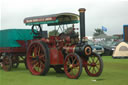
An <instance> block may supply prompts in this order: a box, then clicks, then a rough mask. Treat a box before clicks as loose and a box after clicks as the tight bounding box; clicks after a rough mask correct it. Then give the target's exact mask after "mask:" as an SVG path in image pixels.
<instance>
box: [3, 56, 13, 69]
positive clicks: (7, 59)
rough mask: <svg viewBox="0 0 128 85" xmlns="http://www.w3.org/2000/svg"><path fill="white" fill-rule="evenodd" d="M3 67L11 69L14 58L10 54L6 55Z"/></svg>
mask: <svg viewBox="0 0 128 85" xmlns="http://www.w3.org/2000/svg"><path fill="white" fill-rule="evenodd" d="M2 68H3V69H4V70H5V71H10V70H11V68H12V60H11V57H10V56H4V58H3V62H2Z"/></svg>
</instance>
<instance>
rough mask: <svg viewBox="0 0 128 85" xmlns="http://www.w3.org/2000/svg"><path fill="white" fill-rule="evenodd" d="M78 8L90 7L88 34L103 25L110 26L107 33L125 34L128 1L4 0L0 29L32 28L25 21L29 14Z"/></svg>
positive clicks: (75, 10)
mask: <svg viewBox="0 0 128 85" xmlns="http://www.w3.org/2000/svg"><path fill="white" fill-rule="evenodd" d="M79 8H86V10H87V11H86V12H85V24H86V35H87V36H92V35H93V33H94V29H96V28H101V27H102V26H104V27H106V28H107V32H105V33H106V34H108V35H113V34H122V33H123V25H128V0H1V17H0V19H1V21H0V22H1V24H0V26H1V27H0V30H1V29H12V28H17V29H20V28H23V29H25V28H30V26H25V24H24V23H23V20H24V18H26V17H30V16H39V15H48V14H55V13H61V12H72V13H76V14H79V12H78V9H79ZM76 26H77V27H78V28H79V26H78V25H76ZM44 29H46V30H51V27H47V26H46V25H45V26H44Z"/></svg>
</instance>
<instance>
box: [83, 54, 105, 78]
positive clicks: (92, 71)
mask: <svg viewBox="0 0 128 85" xmlns="http://www.w3.org/2000/svg"><path fill="white" fill-rule="evenodd" d="M85 62H86V64H85V65H84V66H85V71H86V72H87V74H88V75H89V76H100V75H101V73H102V71H103V60H102V58H101V57H100V56H99V55H98V54H96V53H92V55H91V56H89V59H88V61H85Z"/></svg>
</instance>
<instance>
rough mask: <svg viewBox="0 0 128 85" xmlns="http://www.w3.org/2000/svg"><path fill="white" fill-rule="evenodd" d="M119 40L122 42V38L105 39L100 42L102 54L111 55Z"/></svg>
mask: <svg viewBox="0 0 128 85" xmlns="http://www.w3.org/2000/svg"><path fill="white" fill-rule="evenodd" d="M120 42H122V40H119V41H106V42H102V43H100V45H101V46H103V47H104V54H103V55H107V56H108V55H109V56H111V55H112V54H113V51H114V50H115V48H116V46H117V45H118V44H119V43H120Z"/></svg>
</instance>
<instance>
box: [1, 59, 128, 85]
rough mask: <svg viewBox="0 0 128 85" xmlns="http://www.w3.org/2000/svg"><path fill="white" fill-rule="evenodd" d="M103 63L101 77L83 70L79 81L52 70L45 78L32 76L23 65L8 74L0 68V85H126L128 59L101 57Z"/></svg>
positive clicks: (127, 79)
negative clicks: (93, 75)
mask: <svg viewBox="0 0 128 85" xmlns="http://www.w3.org/2000/svg"><path fill="white" fill-rule="evenodd" d="M103 62H104V69H103V73H102V74H101V76H99V77H90V76H88V75H87V74H86V72H85V71H84V69H83V72H82V75H81V76H80V78H79V79H69V78H67V76H66V75H65V74H57V73H55V71H54V70H53V69H50V71H49V72H48V74H47V75H46V76H34V75H31V73H30V72H29V71H28V70H26V69H25V67H24V64H20V66H19V68H17V69H12V71H10V72H5V71H3V70H2V69H1V68H0V85H128V59H112V57H111V56H103ZM93 80H96V81H93Z"/></svg>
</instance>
